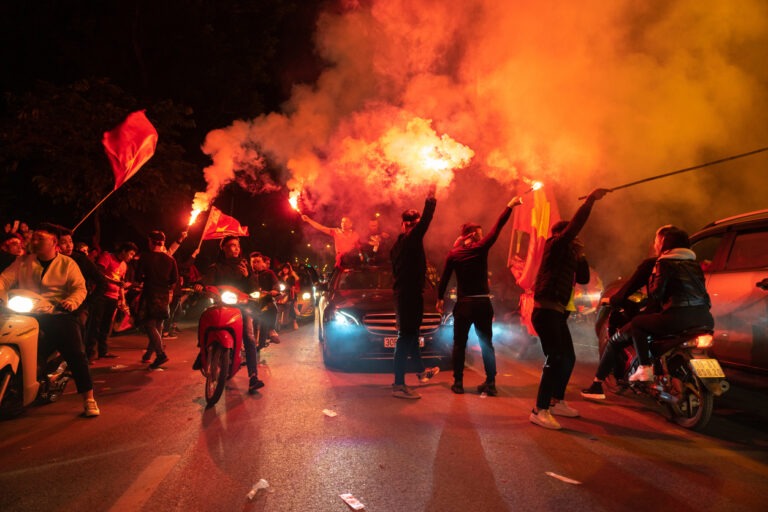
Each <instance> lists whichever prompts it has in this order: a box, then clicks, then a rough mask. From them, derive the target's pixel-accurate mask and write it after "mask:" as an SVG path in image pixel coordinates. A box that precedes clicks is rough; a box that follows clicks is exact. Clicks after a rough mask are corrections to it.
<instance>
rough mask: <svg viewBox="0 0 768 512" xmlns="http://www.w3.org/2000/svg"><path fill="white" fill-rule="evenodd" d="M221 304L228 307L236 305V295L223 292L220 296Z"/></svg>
mask: <svg viewBox="0 0 768 512" xmlns="http://www.w3.org/2000/svg"><path fill="white" fill-rule="evenodd" d="M221 302H223V303H224V304H229V305H232V304H237V294H235V293H233V292H229V291H227V292H223V293H222V294H221Z"/></svg>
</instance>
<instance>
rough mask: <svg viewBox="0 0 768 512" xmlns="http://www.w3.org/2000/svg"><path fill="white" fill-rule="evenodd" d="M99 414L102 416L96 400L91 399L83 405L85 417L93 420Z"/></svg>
mask: <svg viewBox="0 0 768 512" xmlns="http://www.w3.org/2000/svg"><path fill="white" fill-rule="evenodd" d="M99 414H101V411H99V406H98V405H96V400H94V399H93V398H89V399H87V400H86V401H85V402H84V403H83V415H84V416H85V417H86V418H93V417H95V416H98V415H99Z"/></svg>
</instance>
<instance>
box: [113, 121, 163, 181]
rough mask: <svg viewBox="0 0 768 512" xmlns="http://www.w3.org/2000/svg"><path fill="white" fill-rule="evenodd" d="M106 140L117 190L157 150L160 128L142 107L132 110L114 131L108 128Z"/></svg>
mask: <svg viewBox="0 0 768 512" xmlns="http://www.w3.org/2000/svg"><path fill="white" fill-rule="evenodd" d="M102 144H104V150H105V151H106V152H107V156H108V157H109V162H110V163H111V164H112V172H114V173H115V188H114V190H117V189H118V188H120V186H121V185H122V184H123V183H125V182H126V181H128V180H129V179H130V178H131V176H133V175H134V174H136V173H137V172H138V171H139V169H141V166H142V165H144V164H145V163H146V162H147V160H149V159H150V158H152V155H154V154H155V147H156V146H157V130H155V127H154V126H152V123H150V122H149V119H147V116H145V115H144V111H143V110H139V111H137V112H133V113H132V114H129V115H128V117H126V118H125V121H123V122H122V124H120V125H118V126H117V127H116V128H114V129H113V130H112V131H109V132H105V133H104V138H103V139H102Z"/></svg>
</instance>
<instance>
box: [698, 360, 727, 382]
mask: <svg viewBox="0 0 768 512" xmlns="http://www.w3.org/2000/svg"><path fill="white" fill-rule="evenodd" d="M691 367H692V368H693V371H694V372H696V375H698V376H699V377H700V378H702V379H718V378H725V373H723V369H722V368H720V363H718V362H717V359H691Z"/></svg>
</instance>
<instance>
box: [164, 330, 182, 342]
mask: <svg viewBox="0 0 768 512" xmlns="http://www.w3.org/2000/svg"><path fill="white" fill-rule="evenodd" d="M163 338H164V339H166V340H177V339H179V336H178V335H177V334H176V333H172V332H164V333H163Z"/></svg>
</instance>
